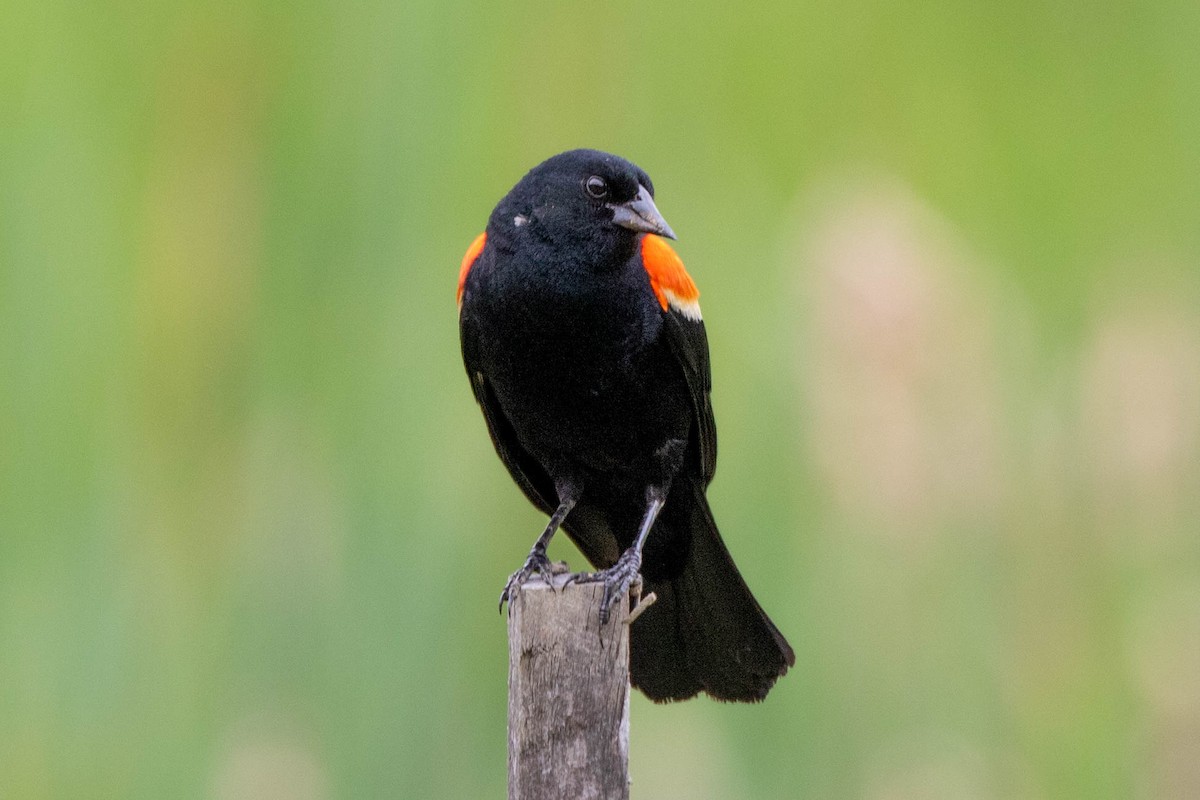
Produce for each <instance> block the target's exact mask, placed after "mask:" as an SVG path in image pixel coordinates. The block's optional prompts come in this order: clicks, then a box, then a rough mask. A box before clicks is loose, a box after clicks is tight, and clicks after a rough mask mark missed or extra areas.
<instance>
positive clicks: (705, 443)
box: [664, 309, 717, 486]
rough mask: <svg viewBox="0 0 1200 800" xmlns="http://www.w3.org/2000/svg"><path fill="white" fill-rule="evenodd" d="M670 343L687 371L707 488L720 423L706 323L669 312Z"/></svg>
mask: <svg viewBox="0 0 1200 800" xmlns="http://www.w3.org/2000/svg"><path fill="white" fill-rule="evenodd" d="M664 330H665V331H666V336H667V341H668V343H669V344H670V346H671V352H673V353H674V354H675V358H676V359H678V361H679V365H680V366H681V367H682V368H683V375H684V378H685V379H686V380H687V386H688V393H689V394H690V395H691V400H692V410H693V413H694V414H695V418H696V443H697V445H698V450H699V456H700V464H699V466H700V477H701V478H702V479H703V481H704V485H705V486H707V485H708V484H709V482H710V481H712V479H713V474H714V473H715V472H716V471H717V424H716V421H715V420H714V419H713V410H712V398H711V394H712V370H711V368H710V367H709V362H708V335H707V334H706V333H705V332H704V322H703V321H702V320H693V319H689V318H687V317H685V316H683V315H682V314H680V313H679V312H678V311H675V310H674V309H670V310H668V311H667V313H666V325H665V326H664Z"/></svg>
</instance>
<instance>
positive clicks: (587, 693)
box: [508, 574, 649, 800]
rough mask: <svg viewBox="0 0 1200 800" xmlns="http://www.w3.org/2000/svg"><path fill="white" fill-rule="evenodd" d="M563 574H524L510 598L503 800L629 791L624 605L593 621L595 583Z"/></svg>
mask: <svg viewBox="0 0 1200 800" xmlns="http://www.w3.org/2000/svg"><path fill="white" fill-rule="evenodd" d="M569 577H570V576H569V575H567V574H560V575H555V576H554V585H553V587H551V586H548V585H546V583H545V582H544V581H542V580H541V579H540V578H538V577H533V578H531V579H530V580H529V581H528V582H527V583H525V585H524V586H522V587H521V589H520V590H519V591H518V592H517V593H516V597H515V598H513V600H512V602H511V603H510V604H509V611H508V797H509V800H559V798H563V797H569V798H572V800H626V798H628V797H629V621H630V605H631V604H630V603H628V602H623V603H618V604H617V605H616V607H615V608H614V609H613V613H612V615H611V616H610V617H609V620H608V624H607V625H604V626H603V627H602V626H601V625H600V600H601V598H602V596H603V594H604V586H603V584H600V583H570V584H568V583H567V579H568V578H569ZM636 591H637V589H636V587H635V589H634V590H633V591H632V592H631V594H634V596H635V597H636ZM648 599H649V598H648ZM646 605H647V604H646V603H643V604H642V606H641V607H639V608H638V609H635V610H634V612H633V616H634V617H636V616H637V613H638V612H639V611H640V610H641V608H645V607H646Z"/></svg>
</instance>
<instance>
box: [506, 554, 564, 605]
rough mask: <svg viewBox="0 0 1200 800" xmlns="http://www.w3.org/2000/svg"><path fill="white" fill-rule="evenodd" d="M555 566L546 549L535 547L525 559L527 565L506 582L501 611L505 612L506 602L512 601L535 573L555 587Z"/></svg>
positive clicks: (547, 583)
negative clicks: (547, 555)
mask: <svg viewBox="0 0 1200 800" xmlns="http://www.w3.org/2000/svg"><path fill="white" fill-rule="evenodd" d="M554 567H555V565H554V564H551V563H550V559H549V558H547V557H546V551H545V550H543V549H541V548H538V547H535V548H533V550H531V551H530V552H529V558H527V559H525V565H524V566H523V567H521V568H520V569H519V570H517V571H516V572H514V573H513V574H512V575H510V576H509V578H508V583H506V584H504V591H503V592H501V593H500V613H501V614H503V613H504V604H505V603H511V602H512V599H513V597H514V596H516V593H517V590H518V589H520V588H521V586H522V585H524V583H525V581H527V580H529V578H530V577H532V576H533V575H534V574H537V575H538V576H539V577H541V579H542V580H543V581H545V582H546V585H547V586H549V587H551V588H553V587H554Z"/></svg>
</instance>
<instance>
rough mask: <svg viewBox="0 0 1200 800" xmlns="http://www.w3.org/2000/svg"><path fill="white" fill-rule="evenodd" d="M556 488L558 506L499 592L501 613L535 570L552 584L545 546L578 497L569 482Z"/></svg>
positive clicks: (549, 584)
mask: <svg viewBox="0 0 1200 800" xmlns="http://www.w3.org/2000/svg"><path fill="white" fill-rule="evenodd" d="M557 489H558V508H556V509H554V513H553V514H551V515H550V521H549V522H548V523H546V529H545V530H544V531H542V535H541V536H539V537H538V538H537V541H536V542H534V543H533V547H532V548H531V549H530V551H529V558H527V559H525V565H524V566H523V567H521V568H520V569H519V570H517V571H516V572H514V573H513V574H512V575H511V576H509V578H508V583H506V584H504V591H503V592H501V593H500V611H501V613H503V612H504V604H505V603H507V602H511V601H512V598H513V595H514V594H515V593H516V591H517V589H519V588H521V585H522V584H523V583H525V581H527V580H529V576H530V575H533V574H534V573H535V572H536V573H537V574H538V575H540V576H541V577H542V580H543V581H545V582H546V585H548V586H553V585H554V576H553V574H552V573H551V571H550V559H549V558H547V557H546V547H547V545H549V544H550V540H551V539H552V538H554V532H555V531H557V530H558V528H559V526H560V525H562V523H563V520H564V519H566V518H567V514H569V513H571V509H572V508H574V507H575V501H576V500H577V499H578V495H577V493H576V492H575V490H574V487H573V486H570V485H569V484H566V483H563V484H560V485H559V486H557Z"/></svg>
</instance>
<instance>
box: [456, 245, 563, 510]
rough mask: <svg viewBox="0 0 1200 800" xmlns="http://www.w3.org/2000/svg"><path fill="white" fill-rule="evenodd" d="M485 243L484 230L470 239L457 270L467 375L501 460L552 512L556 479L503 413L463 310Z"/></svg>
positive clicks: (532, 499)
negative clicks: (542, 464) (537, 458)
mask: <svg viewBox="0 0 1200 800" xmlns="http://www.w3.org/2000/svg"><path fill="white" fill-rule="evenodd" d="M486 243H487V235H486V234H482V233H481V234H480V235H479V236H477V237H476V238H475V241H473V242H471V246H470V247H469V248H468V249H467V254H466V255H465V256H463V260H462V267H461V269H460V270H459V273H458V335H459V339H460V341H461V343H462V356H463V366H464V367H466V370H467V377H468V378H469V379H470V381H471V391H472V392H474V393H475V401H476V402H477V403H479V407H480V408H481V409H483V418H484V420H485V421H486V422H487V428H488V433H489V434H491V437H492V444H493V445H494V446H495V447H496V453H497V454H498V455H499V456H500V460H501V461H503V462H504V466H505V467H507V468H508V471H509V474H511V475H512V477H513V480H514V481H516V483H517V486H519V487H521V491H522V492H524V493H525V496H526V497H528V498H529V502H531V503H533V504H534V505H535V506H537V507H538V508H539V509H541V510H542V511H544V512H545V513H547V514H550V513H552V512H553V511H554V509H555V507H556V506H557V505H558V492H557V491H556V490H555V488H554V481H553V480H552V479H551V478H550V476H549V475H547V474H546V471H545V470H544V469H542V467H541V465H540V464H538V462H537V461H536V460H535V459H534V457H533V456H531V455H530V454H529V453H528V451H526V450H525V448H524V447H522V446H521V443H520V441H518V440H517V434H516V431H514V430H513V426H512V423H511V422H509V420H508V417H506V416H505V415H504V410H503V409H502V408H501V407H500V401H499V400H497V399H496V392H495V390H494V389H493V388H492V385H491V383H490V382H489V381H488V378H487V375H486V374H485V373H484V371H483V369H482V365H481V363H480V361H481V359H480V358H479V332H478V330H477V328H476V326H475V324H474V323H473V321H472V319H471V315H470V313H469V311H467V312H464V310H463V305H462V304H463V292H464V291H465V290H466V285H467V276H468V275H469V274H470V272H471V268H472V267H474V266H475V262H476V261H478V260H479V257H480V255H482V253H483V251H484V247H485V245H486Z"/></svg>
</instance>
